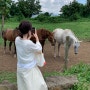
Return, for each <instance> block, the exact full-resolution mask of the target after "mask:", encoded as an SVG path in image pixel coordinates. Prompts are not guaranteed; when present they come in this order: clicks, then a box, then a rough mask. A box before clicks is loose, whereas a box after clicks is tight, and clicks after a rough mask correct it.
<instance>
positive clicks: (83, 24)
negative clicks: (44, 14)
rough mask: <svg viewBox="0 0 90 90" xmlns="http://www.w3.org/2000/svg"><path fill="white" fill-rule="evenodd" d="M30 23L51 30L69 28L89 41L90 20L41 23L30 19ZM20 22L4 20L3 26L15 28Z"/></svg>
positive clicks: (80, 37) (82, 38) (79, 36)
mask: <svg viewBox="0 0 90 90" xmlns="http://www.w3.org/2000/svg"><path fill="white" fill-rule="evenodd" d="M31 22H32V25H33V26H34V27H36V28H37V29H39V28H46V29H48V30H50V31H53V30H54V29H56V28H62V29H66V28H67V29H71V30H72V31H73V32H74V33H75V34H76V36H77V37H78V38H79V39H80V40H89V41H90V27H89V25H90V21H77V22H65V23H43V22H42V23H41V22H37V21H34V20H31ZM19 23H20V22H10V21H8V22H6V23H5V26H4V28H5V29H6V28H13V29H14V28H15V27H18V25H19ZM0 27H1V26H0Z"/></svg>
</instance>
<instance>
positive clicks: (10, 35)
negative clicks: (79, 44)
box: [2, 28, 20, 53]
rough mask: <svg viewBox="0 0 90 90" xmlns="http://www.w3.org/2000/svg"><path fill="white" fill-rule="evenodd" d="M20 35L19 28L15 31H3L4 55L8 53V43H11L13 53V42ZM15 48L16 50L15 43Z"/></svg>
mask: <svg viewBox="0 0 90 90" xmlns="http://www.w3.org/2000/svg"><path fill="white" fill-rule="evenodd" d="M19 33H20V32H19V30H18V28H15V29H14V30H13V29H7V30H5V31H2V38H3V40H4V53H5V52H6V42H7V41H10V43H9V50H10V51H11V45H12V42H14V41H15V38H16V37H17V36H18V35H19ZM14 48H15V43H14ZM15 52H16V51H15ZM15 52H14V53H15Z"/></svg>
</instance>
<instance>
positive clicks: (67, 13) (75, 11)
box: [60, 0, 83, 20]
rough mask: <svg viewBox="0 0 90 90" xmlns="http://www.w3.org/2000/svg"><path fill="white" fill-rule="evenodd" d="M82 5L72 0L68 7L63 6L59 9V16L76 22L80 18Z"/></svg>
mask: <svg viewBox="0 0 90 90" xmlns="http://www.w3.org/2000/svg"><path fill="white" fill-rule="evenodd" d="M82 7H83V5H82V4H80V3H78V2H77V1H76V0H74V1H73V2H72V3H70V4H69V5H65V6H63V7H62V8H61V11H60V12H62V14H61V16H62V17H64V18H68V19H70V20H77V19H78V18H79V17H80V13H81V10H82Z"/></svg>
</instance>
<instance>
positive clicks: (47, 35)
mask: <svg viewBox="0 0 90 90" xmlns="http://www.w3.org/2000/svg"><path fill="white" fill-rule="evenodd" d="M49 33H50V32H49V31H46V32H45V34H44V38H45V39H47V38H48V37H49Z"/></svg>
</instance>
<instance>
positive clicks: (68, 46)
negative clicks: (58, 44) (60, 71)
mask: <svg viewBox="0 0 90 90" xmlns="http://www.w3.org/2000/svg"><path fill="white" fill-rule="evenodd" d="M70 46H71V45H70V44H67V45H66V44H65V45H64V48H65V54H64V55H65V56H64V59H65V60H69V59H68V53H69V48H70Z"/></svg>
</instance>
